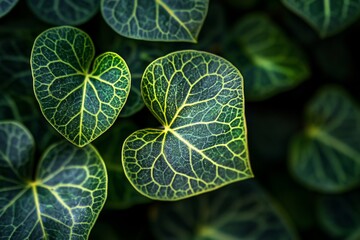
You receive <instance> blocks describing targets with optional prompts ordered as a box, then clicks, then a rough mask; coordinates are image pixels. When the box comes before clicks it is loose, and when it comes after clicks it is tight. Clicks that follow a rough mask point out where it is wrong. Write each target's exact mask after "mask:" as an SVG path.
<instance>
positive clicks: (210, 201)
mask: <svg viewBox="0 0 360 240" xmlns="http://www.w3.org/2000/svg"><path fill="white" fill-rule="evenodd" d="M152 216H153V218H154V220H153V221H154V222H153V224H154V226H153V228H152V229H153V231H154V232H155V234H156V236H157V239H183V240H187V239H198V240H205V239H206V240H219V239H224V240H225V239H229V240H235V239H254V240H256V239H259V240H260V239H261V240H263V239H295V236H294V233H293V232H292V230H291V229H290V228H289V226H288V223H287V222H286V221H285V219H284V217H283V216H282V215H281V214H280V211H279V210H278V209H277V208H276V207H275V206H274V204H273V202H272V201H271V200H270V199H269V197H268V196H267V195H266V194H265V193H264V192H263V190H262V189H261V188H260V187H259V186H258V185H257V184H256V183H255V182H252V181H246V182H242V183H238V184H233V185H230V186H227V187H226V188H223V189H221V190H219V191H217V192H212V193H209V194H206V195H202V196H199V197H196V198H191V199H187V200H184V201H180V202H174V203H171V204H169V203H168V204H166V205H165V204H163V205H161V206H160V207H159V208H158V209H157V211H155V212H153V215H152Z"/></svg>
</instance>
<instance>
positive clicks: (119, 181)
mask: <svg viewBox="0 0 360 240" xmlns="http://www.w3.org/2000/svg"><path fill="white" fill-rule="evenodd" d="M137 129H138V128H137V127H136V125H135V124H134V123H133V122H132V121H124V120H121V121H120V122H119V123H118V124H117V123H115V124H114V125H113V126H112V127H111V130H110V131H108V132H106V133H105V134H104V135H102V136H101V137H100V138H98V139H97V140H96V141H95V142H94V144H95V146H96V148H97V149H98V150H99V153H100V155H101V156H102V158H103V159H104V161H105V164H106V169H107V172H108V178H109V187H108V189H109V190H108V198H107V200H106V204H105V208H109V209H114V208H115V209H123V208H129V207H131V206H133V205H136V204H141V203H146V202H149V198H146V197H144V196H143V195H141V194H140V193H139V192H138V191H136V190H135V189H134V188H133V187H132V186H131V184H130V183H129V181H128V180H127V178H126V177H125V174H124V169H123V166H122V164H121V148H120V147H119V146H122V145H123V143H124V140H125V139H126V138H127V137H128V136H129V135H130V134H131V133H132V132H134V131H135V130H137ZM109 139H111V144H108V142H109Z"/></svg>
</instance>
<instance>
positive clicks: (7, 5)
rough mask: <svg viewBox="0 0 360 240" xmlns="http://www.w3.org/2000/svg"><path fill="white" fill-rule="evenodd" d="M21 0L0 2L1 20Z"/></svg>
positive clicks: (2, 0) (3, 0) (1, 0)
mask: <svg viewBox="0 0 360 240" xmlns="http://www.w3.org/2000/svg"><path fill="white" fill-rule="evenodd" d="M18 1H19V0H0V18H1V17H3V16H5V15H6V14H7V13H8V12H9V11H10V10H11V9H12V8H13V7H15V5H16V3H17V2H18Z"/></svg>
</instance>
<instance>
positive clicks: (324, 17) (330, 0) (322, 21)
mask: <svg viewBox="0 0 360 240" xmlns="http://www.w3.org/2000/svg"><path fill="white" fill-rule="evenodd" d="M282 2H283V4H284V5H285V6H286V7H288V8H289V9H290V10H292V11H294V12H295V13H296V14H298V15H299V16H300V17H302V18H304V19H305V20H306V21H307V22H308V23H309V24H310V25H311V26H312V27H313V28H315V29H316V30H317V31H318V33H319V35H320V36H321V37H323V38H325V37H328V36H331V35H334V34H336V33H338V32H340V31H341V30H343V29H344V28H346V27H347V26H349V25H350V24H351V23H353V22H354V21H355V20H356V19H358V17H359V16H360V1H358V0H347V1H336V0H324V1H312V2H305V1H299V0H282Z"/></svg>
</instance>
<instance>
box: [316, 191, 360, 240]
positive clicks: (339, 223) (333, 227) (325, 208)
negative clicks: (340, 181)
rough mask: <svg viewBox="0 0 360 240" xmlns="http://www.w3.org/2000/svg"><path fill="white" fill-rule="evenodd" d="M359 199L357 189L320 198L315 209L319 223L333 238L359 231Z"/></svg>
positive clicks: (343, 236) (352, 234)
mask: <svg viewBox="0 0 360 240" xmlns="http://www.w3.org/2000/svg"><path fill="white" fill-rule="evenodd" d="M359 199H360V192H359V191H357V192H355V191H354V192H352V193H346V194H339V195H328V196H323V197H322V198H320V200H319V202H318V209H317V210H318V216H319V220H320V224H321V225H322V227H323V228H324V230H325V231H326V232H328V233H329V234H330V235H331V236H333V237H334V239H346V237H350V238H351V236H355V235H356V234H358V233H357V232H358V231H360V201H359ZM354 239H356V238H354Z"/></svg>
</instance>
